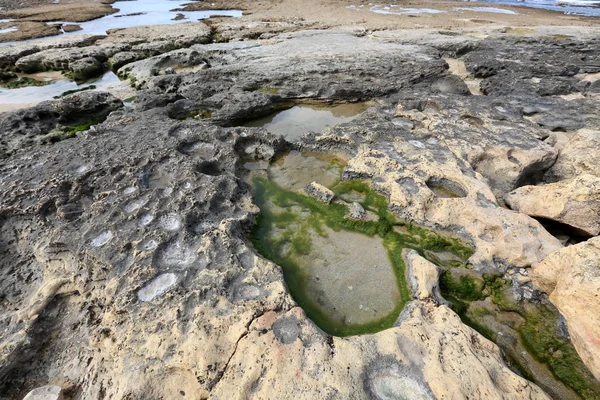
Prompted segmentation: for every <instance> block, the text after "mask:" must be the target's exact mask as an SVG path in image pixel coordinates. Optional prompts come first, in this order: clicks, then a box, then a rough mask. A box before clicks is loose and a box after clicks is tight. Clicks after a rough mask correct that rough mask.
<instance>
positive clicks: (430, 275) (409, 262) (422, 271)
mask: <svg viewBox="0 0 600 400" xmlns="http://www.w3.org/2000/svg"><path fill="white" fill-rule="evenodd" d="M402 257H403V258H404V260H405V261H406V279H407V281H408V283H409V285H410V287H411V289H412V292H413V298H414V299H415V300H427V299H433V300H434V301H435V302H437V303H440V302H443V300H442V295H441V294H440V288H439V286H438V285H439V279H440V277H439V273H438V269H437V267H436V266H435V265H434V264H433V263H431V262H429V261H427V260H426V259H425V258H423V257H421V256H420V255H419V253H417V252H416V251H415V250H409V249H405V250H403V252H402Z"/></svg>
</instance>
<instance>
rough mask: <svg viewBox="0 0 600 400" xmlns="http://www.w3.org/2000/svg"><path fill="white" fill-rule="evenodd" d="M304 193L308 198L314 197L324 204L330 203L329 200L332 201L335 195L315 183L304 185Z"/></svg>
mask: <svg viewBox="0 0 600 400" xmlns="http://www.w3.org/2000/svg"><path fill="white" fill-rule="evenodd" d="M304 191H305V192H306V194H308V195H309V196H311V197H314V198H315V199H317V200H319V201H320V202H323V203H326V204H329V203H331V200H333V198H334V197H335V194H334V193H333V192H332V191H331V190H329V189H327V188H326V187H325V186H323V185H321V184H319V183H317V182H311V183H309V184H308V185H306V188H304Z"/></svg>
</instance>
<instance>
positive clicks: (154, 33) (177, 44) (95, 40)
mask: <svg viewBox="0 0 600 400" xmlns="http://www.w3.org/2000/svg"><path fill="white" fill-rule="evenodd" d="M211 35H212V33H211V30H210V28H209V27H208V26H207V25H206V24H204V23H202V22H189V23H182V24H176V25H153V26H140V27H133V28H126V29H116V30H111V31H110V32H109V34H108V36H104V35H102V36H89V37H87V40H85V41H82V40H80V41H78V42H72V41H69V39H67V38H65V39H64V40H62V39H63V38H61V40H59V39H56V40H55V42H54V43H55V44H54V45H43V44H42V45H41V47H40V46H38V47H36V46H35V45H33V44H32V45H26V44H16V45H13V46H12V47H11V48H10V50H6V51H3V50H0V66H1V65H6V66H9V63H12V64H14V66H15V67H16V68H17V69H18V70H20V71H23V72H27V73H33V72H37V71H45V70H57V71H71V72H74V73H75V74H77V73H78V71H79V70H81V67H82V65H81V64H82V62H83V61H82V60H85V61H86V65H88V67H89V65H90V64H95V65H93V68H92V70H93V71H94V72H95V74H94V75H98V74H99V73H101V72H103V71H105V70H106V68H105V67H102V68H100V66H99V64H105V63H108V64H110V65H112V66H113V68H115V69H116V68H117V66H118V67H121V66H123V65H125V64H126V63H127V62H131V61H135V60H139V59H140V58H145V57H150V56H154V55H157V54H160V53H164V52H167V51H171V50H175V49H178V48H181V47H188V46H191V45H193V44H198V43H208V42H209V41H210V38H211ZM42 43H43V41H42ZM61 43H62V44H61ZM119 54H120V56H119ZM126 54H129V56H127V57H125V55H126ZM113 57H115V59H114V60H113V59H112V58H113ZM10 66H12V65H10ZM87 69H88V71H86V72H85V73H83V77H86V76H85V75H87V74H89V68H87Z"/></svg>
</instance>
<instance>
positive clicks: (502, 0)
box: [487, 0, 600, 17]
mask: <svg viewBox="0 0 600 400" xmlns="http://www.w3.org/2000/svg"><path fill="white" fill-rule="evenodd" d="M487 2H488V3H495V4H506V5H511V6H524V7H532V8H543V9H545V10H552V11H559V12H562V13H565V14H574V15H586V16H592V17H600V0H488V1H487Z"/></svg>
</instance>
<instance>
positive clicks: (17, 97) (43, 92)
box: [0, 71, 121, 112]
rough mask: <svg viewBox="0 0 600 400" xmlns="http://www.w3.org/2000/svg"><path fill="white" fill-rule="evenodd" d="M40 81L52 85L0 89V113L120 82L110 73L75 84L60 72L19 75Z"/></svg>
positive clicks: (104, 87)
mask: <svg viewBox="0 0 600 400" xmlns="http://www.w3.org/2000/svg"><path fill="white" fill-rule="evenodd" d="M19 76H22V77H29V78H33V79H37V80H40V81H48V80H52V81H54V83H51V84H49V85H45V86H26V87H22V88H18V89H6V88H2V87H0V112H2V111H9V110H16V109H19V108H24V107H29V106H32V105H35V104H37V103H40V102H42V101H46V100H52V99H53V98H54V97H55V96H60V95H61V94H63V93H64V92H66V91H69V90H77V89H82V88H85V87H87V86H90V85H94V86H96V90H106V89H108V88H110V87H113V86H116V85H118V84H119V83H120V82H121V81H120V80H119V78H118V77H117V76H116V75H115V74H114V73H112V72H107V73H106V74H104V75H103V76H102V77H101V78H99V79H97V80H95V81H87V82H85V83H81V84H77V83H75V82H73V81H70V80H67V79H66V78H65V77H64V76H62V75H61V73H60V72H56V71H55V72H40V73H37V74H19Z"/></svg>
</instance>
